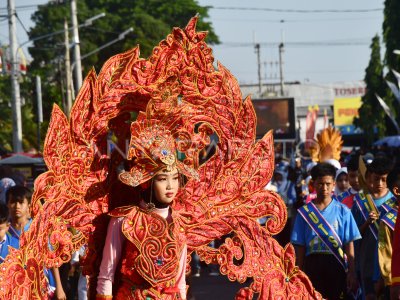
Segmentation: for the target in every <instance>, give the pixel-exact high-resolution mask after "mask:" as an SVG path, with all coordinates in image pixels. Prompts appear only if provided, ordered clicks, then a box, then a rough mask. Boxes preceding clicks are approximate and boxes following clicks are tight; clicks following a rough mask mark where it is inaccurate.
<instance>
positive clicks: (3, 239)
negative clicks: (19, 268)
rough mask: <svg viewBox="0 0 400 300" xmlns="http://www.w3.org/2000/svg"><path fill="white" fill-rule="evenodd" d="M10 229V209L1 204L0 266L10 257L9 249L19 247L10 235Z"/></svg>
mask: <svg viewBox="0 0 400 300" xmlns="http://www.w3.org/2000/svg"><path fill="white" fill-rule="evenodd" d="M9 228H10V222H9V213H8V208H7V206H6V205H5V204H2V203H0V264H1V263H2V262H3V261H4V260H5V258H6V256H7V255H8V247H9V246H11V247H14V248H16V247H17V245H15V242H14V241H13V240H12V239H11V236H10V234H9V233H8V229H9Z"/></svg>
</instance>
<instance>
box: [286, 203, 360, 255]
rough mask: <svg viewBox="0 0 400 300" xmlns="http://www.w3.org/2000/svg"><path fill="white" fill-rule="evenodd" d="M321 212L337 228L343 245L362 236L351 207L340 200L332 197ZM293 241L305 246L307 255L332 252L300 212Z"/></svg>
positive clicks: (292, 237)
mask: <svg viewBox="0 0 400 300" xmlns="http://www.w3.org/2000/svg"><path fill="white" fill-rule="evenodd" d="M320 213H321V215H322V216H323V217H324V219H325V220H326V221H327V222H328V223H329V224H330V225H331V227H332V228H333V229H334V230H335V232H336V233H337V235H338V236H339V238H340V239H341V241H342V243H343V245H346V244H348V243H350V242H352V241H354V240H357V239H360V238H361V235H360V232H359V230H358V227H357V224H356V222H355V221H354V218H353V215H352V214H351V211H350V209H348V208H347V207H346V206H345V205H343V204H342V203H340V202H339V201H337V200H335V199H332V201H331V203H329V205H328V206H327V207H325V209H324V210H322V211H320ZM291 242H292V244H294V245H300V246H305V247H306V256H307V255H309V254H312V253H327V254H328V253H329V254H330V253H331V252H330V251H329V249H328V248H327V247H326V246H325V244H324V242H322V240H321V239H320V238H319V237H318V236H317V234H316V233H315V232H314V230H312V229H311V227H310V226H309V225H308V224H307V223H306V221H305V220H304V219H303V217H302V216H301V215H300V214H297V216H296V219H295V222H294V227H293V231H292V236H291Z"/></svg>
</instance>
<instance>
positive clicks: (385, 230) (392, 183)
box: [378, 169, 400, 299]
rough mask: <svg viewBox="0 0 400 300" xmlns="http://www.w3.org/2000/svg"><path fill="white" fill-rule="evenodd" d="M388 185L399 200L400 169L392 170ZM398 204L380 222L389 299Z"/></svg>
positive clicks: (380, 254)
mask: <svg viewBox="0 0 400 300" xmlns="http://www.w3.org/2000/svg"><path fill="white" fill-rule="evenodd" d="M388 186H389V188H390V190H391V191H392V192H393V194H394V195H395V196H396V198H397V200H398V199H400V170H399V169H396V170H394V171H392V172H391V173H390V174H389V176H388ZM397 210H398V206H397V205H396V206H395V207H394V208H393V209H392V210H390V211H389V212H388V213H386V214H385V215H384V216H383V217H382V220H381V222H380V224H379V235H378V236H379V247H378V258H379V270H380V274H381V276H382V279H383V283H384V286H385V287H384V293H383V294H384V298H385V299H389V296H390V286H391V285H392V271H391V270H392V268H391V263H392V243H393V230H394V226H395V223H396V218H397Z"/></svg>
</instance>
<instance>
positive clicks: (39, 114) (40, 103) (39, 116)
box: [36, 75, 43, 153]
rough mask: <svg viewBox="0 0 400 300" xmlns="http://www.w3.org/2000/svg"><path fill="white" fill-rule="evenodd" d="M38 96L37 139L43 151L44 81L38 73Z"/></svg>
mask: <svg viewBox="0 0 400 300" xmlns="http://www.w3.org/2000/svg"><path fill="white" fill-rule="evenodd" d="M36 98H37V116H38V119H37V122H38V129H37V139H38V152H39V153H40V151H41V149H40V148H41V147H40V144H41V138H40V125H41V124H42V123H43V109H42V82H41V80H40V76H39V75H36Z"/></svg>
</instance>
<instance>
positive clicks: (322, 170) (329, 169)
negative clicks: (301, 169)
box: [311, 163, 336, 181]
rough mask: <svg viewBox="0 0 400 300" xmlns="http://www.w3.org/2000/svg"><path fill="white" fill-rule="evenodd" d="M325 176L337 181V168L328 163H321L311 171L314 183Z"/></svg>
mask: <svg viewBox="0 0 400 300" xmlns="http://www.w3.org/2000/svg"><path fill="white" fill-rule="evenodd" d="M324 176H331V177H332V179H333V180H335V176H336V168H335V167H334V166H332V165H331V164H328V163H319V164H317V165H316V166H314V167H313V168H312V169H311V178H312V179H313V180H314V181H315V180H316V179H317V178H320V177H324Z"/></svg>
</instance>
